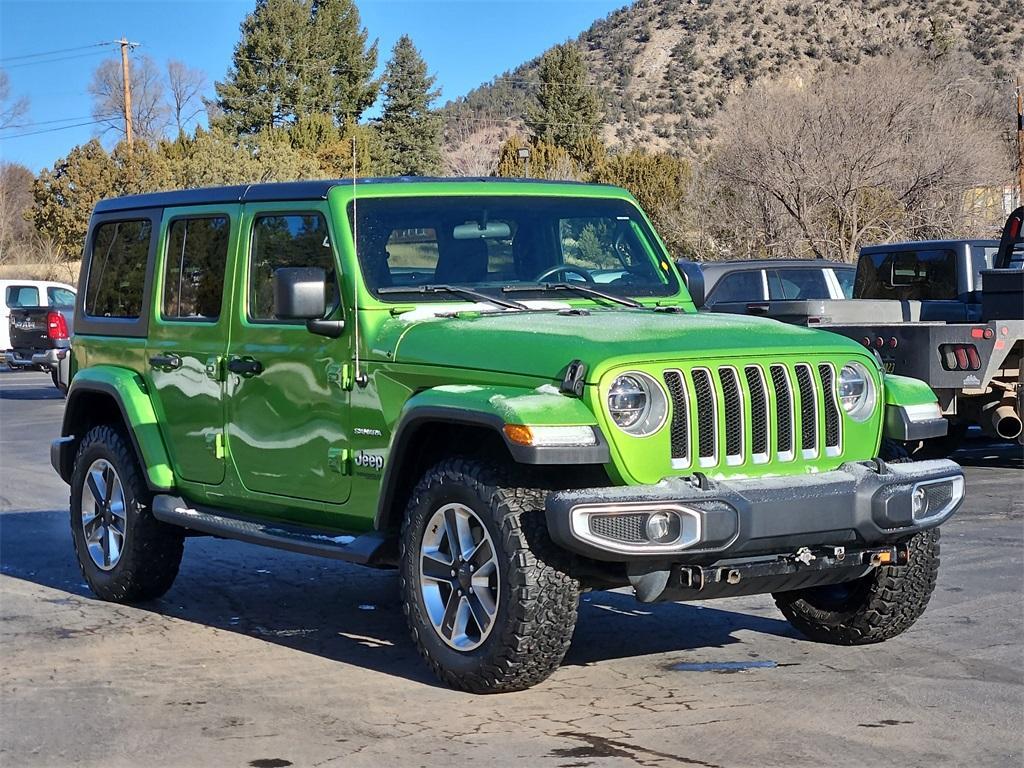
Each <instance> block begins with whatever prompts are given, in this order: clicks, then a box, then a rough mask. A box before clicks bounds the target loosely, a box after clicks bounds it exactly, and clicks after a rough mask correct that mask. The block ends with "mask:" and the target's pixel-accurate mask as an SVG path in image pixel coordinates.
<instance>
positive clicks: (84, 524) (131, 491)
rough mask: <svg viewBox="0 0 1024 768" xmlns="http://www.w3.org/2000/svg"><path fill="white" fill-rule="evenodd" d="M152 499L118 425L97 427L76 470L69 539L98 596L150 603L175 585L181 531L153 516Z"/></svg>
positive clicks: (86, 439)
mask: <svg viewBox="0 0 1024 768" xmlns="http://www.w3.org/2000/svg"><path fill="white" fill-rule="evenodd" d="M152 500H153V497H152V494H151V493H150V492H149V489H148V488H147V487H146V484H145V482H143V479H142V474H141V472H140V470H139V467H138V463H137V462H136V459H135V453H134V451H133V450H132V449H131V447H130V446H129V444H128V441H127V440H126V439H125V438H124V437H123V436H122V435H121V433H120V432H118V431H117V430H116V429H114V428H113V427H110V426H106V425H104V426H98V427H93V428H92V429H91V430H90V431H89V432H88V433H87V434H86V436H85V437H84V438H83V439H82V443H81V445H80V446H79V448H78V453H77V454H76V456H75V465H74V470H73V471H72V475H71V538H72V540H73V541H74V544H75V553H76V554H77V555H78V565H79V567H80V568H81V570H82V576H83V577H85V581H86V583H88V585H89V588H90V589H91V590H92V591H93V593H94V594H95V595H96V596H97V597H99V598H101V599H103V600H110V601H112V602H116V603H133V602H140V601H144V600H152V599H154V598H157V597H160V596H161V595H163V594H164V593H165V592H166V591H167V590H168V589H170V588H171V584H173V583H174V578H175V576H177V575H178V566H179V565H180V564H181V556H182V552H183V550H184V532H183V531H182V529H180V528H177V527H175V526H171V525H167V524H165V523H161V522H160V521H159V520H157V519H156V518H155V517H153V513H152V508H151V504H152Z"/></svg>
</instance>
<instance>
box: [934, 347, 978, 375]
mask: <svg viewBox="0 0 1024 768" xmlns="http://www.w3.org/2000/svg"><path fill="white" fill-rule="evenodd" d="M939 357H940V358H941V359H942V367H943V368H945V369H946V370H947V371H980V370H981V356H980V355H979V354H978V348H977V347H975V346H974V345H973V344H940V345H939Z"/></svg>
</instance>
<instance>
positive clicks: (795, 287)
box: [768, 269, 830, 301]
mask: <svg viewBox="0 0 1024 768" xmlns="http://www.w3.org/2000/svg"><path fill="white" fill-rule="evenodd" d="M768 298H769V299H772V300H773V301H806V300H808V299H828V298H830V296H829V293H828V282H827V281H826V280H825V273H824V272H823V271H822V270H820V269H769V270H768Z"/></svg>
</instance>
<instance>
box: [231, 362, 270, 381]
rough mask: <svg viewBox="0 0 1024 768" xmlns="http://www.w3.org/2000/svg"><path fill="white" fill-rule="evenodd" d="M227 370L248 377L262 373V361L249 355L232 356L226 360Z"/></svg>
mask: <svg viewBox="0 0 1024 768" xmlns="http://www.w3.org/2000/svg"><path fill="white" fill-rule="evenodd" d="M228 370H229V371H231V372H232V373H237V374H238V375H239V376H241V377H243V378H246V379H248V378H250V377H251V376H259V375H260V374H261V373H263V363H261V362H260V361H259V360H254V359H253V358H251V357H233V358H231V359H230V360H228Z"/></svg>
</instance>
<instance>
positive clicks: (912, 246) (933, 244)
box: [860, 237, 999, 253]
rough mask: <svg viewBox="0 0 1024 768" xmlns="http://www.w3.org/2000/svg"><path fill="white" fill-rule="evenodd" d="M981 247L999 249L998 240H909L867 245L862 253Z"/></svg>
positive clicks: (978, 238) (862, 249)
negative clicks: (957, 246)
mask: <svg viewBox="0 0 1024 768" xmlns="http://www.w3.org/2000/svg"><path fill="white" fill-rule="evenodd" d="M964 243H966V244H967V245H981V246H984V247H986V248H988V247H992V248H998V247H999V241H998V240H989V239H987V238H984V237H976V238H968V239H965V240H907V241H904V242H902V243H880V244H879V245H865V246H862V247H861V249H860V252H861V253H884V252H886V251H915V250H920V249H921V248H942V247H943V246H945V247H947V248H948V247H949V246H951V245H961V244H964Z"/></svg>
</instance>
